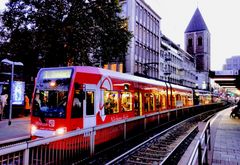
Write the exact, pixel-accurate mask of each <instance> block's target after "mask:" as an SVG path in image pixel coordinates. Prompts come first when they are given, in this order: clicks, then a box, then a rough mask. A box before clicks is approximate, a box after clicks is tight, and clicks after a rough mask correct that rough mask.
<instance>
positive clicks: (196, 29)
mask: <svg viewBox="0 0 240 165" xmlns="http://www.w3.org/2000/svg"><path fill="white" fill-rule="evenodd" d="M184 36H185V50H186V51H187V52H188V53H189V54H191V55H193V57H194V58H195V63H196V72H197V77H198V80H197V85H198V88H199V89H210V86H209V85H210V84H209V83H210V81H209V71H210V33H209V31H208V28H207V25H206V23H205V22H204V19H203V17H202V15H201V13H200V11H199V9H198V8H197V9H196V11H195V13H194V15H193V16H192V18H191V21H190V22H189V24H188V26H187V28H186V30H185V34H184Z"/></svg>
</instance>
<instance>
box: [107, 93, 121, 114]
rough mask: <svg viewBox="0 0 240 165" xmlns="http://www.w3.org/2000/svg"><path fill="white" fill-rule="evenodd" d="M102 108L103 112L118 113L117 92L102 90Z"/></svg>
mask: <svg viewBox="0 0 240 165" xmlns="http://www.w3.org/2000/svg"><path fill="white" fill-rule="evenodd" d="M104 110H105V114H113V113H118V112H119V109H118V92H116V91H105V92H104Z"/></svg>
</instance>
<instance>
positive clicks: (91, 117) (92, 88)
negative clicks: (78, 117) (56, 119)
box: [83, 84, 97, 128]
mask: <svg viewBox="0 0 240 165" xmlns="http://www.w3.org/2000/svg"><path fill="white" fill-rule="evenodd" d="M85 92H86V94H85V100H84V101H83V128H88V127H93V126H96V112H95V109H96V96H97V94H96V85H88V84H86V89H85Z"/></svg>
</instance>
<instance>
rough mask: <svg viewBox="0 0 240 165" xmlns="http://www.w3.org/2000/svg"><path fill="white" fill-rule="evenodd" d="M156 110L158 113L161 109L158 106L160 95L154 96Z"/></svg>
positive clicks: (159, 105)
mask: <svg viewBox="0 0 240 165" xmlns="http://www.w3.org/2000/svg"><path fill="white" fill-rule="evenodd" d="M155 96H156V108H157V110H158V111H159V110H160V107H161V104H160V95H158V94H156V95H155Z"/></svg>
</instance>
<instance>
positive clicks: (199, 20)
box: [185, 8, 208, 33]
mask: <svg viewBox="0 0 240 165" xmlns="http://www.w3.org/2000/svg"><path fill="white" fill-rule="evenodd" d="M203 30H207V31H208V28H207V25H206V24H205V22H204V20H203V17H202V15H201V13H200V11H199V9H198V8H197V9H196V11H195V13H194V15H193V16H192V19H191V21H190V23H189V24H188V26H187V29H186V30H185V33H188V32H195V31H203Z"/></svg>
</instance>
